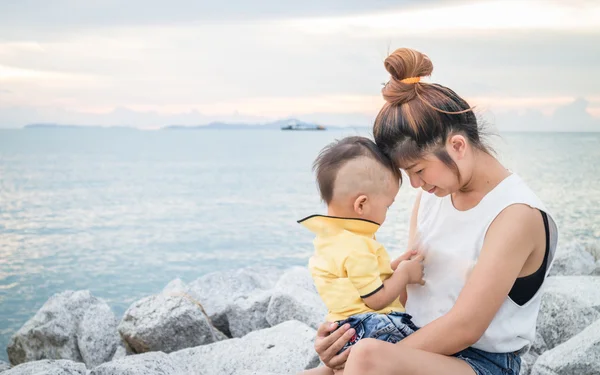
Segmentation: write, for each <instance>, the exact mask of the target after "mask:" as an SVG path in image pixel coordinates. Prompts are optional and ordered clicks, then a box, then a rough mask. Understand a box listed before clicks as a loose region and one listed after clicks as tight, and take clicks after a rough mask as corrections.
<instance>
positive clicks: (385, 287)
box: [361, 269, 409, 311]
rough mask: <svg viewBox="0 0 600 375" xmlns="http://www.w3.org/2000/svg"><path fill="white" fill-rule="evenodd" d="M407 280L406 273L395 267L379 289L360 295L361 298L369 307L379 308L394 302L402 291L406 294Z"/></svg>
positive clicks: (376, 309)
mask: <svg viewBox="0 0 600 375" xmlns="http://www.w3.org/2000/svg"><path fill="white" fill-rule="evenodd" d="M408 282H409V277H408V273H407V272H403V271H402V269H397V270H396V271H394V273H393V274H392V276H390V277H389V278H388V279H387V280H385V281H384V282H383V284H382V285H381V287H380V288H379V289H377V290H376V291H374V292H372V293H370V294H369V295H366V296H361V298H362V300H363V301H364V302H365V304H366V305H367V306H369V307H370V308H371V309H373V310H375V311H378V310H381V309H383V308H384V307H386V306H388V305H389V304H390V303H392V302H394V300H396V298H398V297H399V296H401V295H402V293H404V295H406V285H407V284H408ZM405 301H406V298H405Z"/></svg>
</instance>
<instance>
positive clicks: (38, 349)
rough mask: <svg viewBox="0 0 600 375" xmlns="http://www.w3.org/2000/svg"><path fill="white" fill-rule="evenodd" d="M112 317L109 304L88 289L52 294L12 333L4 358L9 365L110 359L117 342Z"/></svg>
mask: <svg viewBox="0 0 600 375" xmlns="http://www.w3.org/2000/svg"><path fill="white" fill-rule="evenodd" d="M86 314H87V319H85V318H86ZM114 320H115V316H114V314H113V312H112V311H111V310H110V307H108V305H107V304H106V303H105V302H104V301H102V300H101V299H98V298H96V297H93V296H92V295H91V293H90V292H89V291H88V290H84V291H75V292H74V291H66V292H63V293H59V294H55V295H54V296H52V297H50V299H49V300H48V301H47V302H46V303H45V304H44V305H43V306H42V307H41V309H40V310H39V311H38V312H37V313H36V314H35V316H34V317H33V318H31V319H30V320H29V321H27V322H26V323H25V324H24V325H23V327H21V329H19V330H18V331H17V332H16V333H15V334H14V335H13V337H12V338H11V340H10V342H9V344H8V347H7V352H8V358H9V360H10V362H11V363H12V364H13V365H17V364H20V363H24V362H29V361H36V360H40V359H70V360H73V361H76V362H86V360H87V361H88V362H90V363H88V364H89V365H94V364H96V363H98V362H101V361H107V360H110V358H111V356H112V352H113V351H114V348H115V347H116V343H117V342H118V336H117V335H115V331H114V330H110V327H114ZM88 325H89V326H88ZM102 328H107V329H109V331H105V332H103V331H102ZM80 343H81V344H83V345H82V348H80ZM80 349H82V350H83V353H82V352H81V350H80ZM92 353H94V354H92Z"/></svg>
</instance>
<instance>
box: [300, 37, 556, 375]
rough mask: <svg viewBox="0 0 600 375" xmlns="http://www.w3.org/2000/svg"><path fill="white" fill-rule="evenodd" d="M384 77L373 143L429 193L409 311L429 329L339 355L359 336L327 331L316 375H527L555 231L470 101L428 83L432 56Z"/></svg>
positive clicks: (415, 217)
mask: <svg viewBox="0 0 600 375" xmlns="http://www.w3.org/2000/svg"><path fill="white" fill-rule="evenodd" d="M385 67H386V69H387V71H388V72H389V73H390V75H391V78H390V81H389V82H388V84H387V85H386V86H385V87H384V88H383V90H382V93H383V97H384V99H385V100H386V104H385V105H384V106H383V108H382V109H381V111H380V112H379V115H378V116H377V119H376V120H375V125H374V127H373V134H374V138H375V141H376V143H377V145H378V146H379V147H380V148H381V149H382V150H383V151H384V152H385V153H386V154H387V155H388V156H389V157H390V158H392V160H394V161H395V162H396V163H397V165H398V166H399V167H400V168H402V169H403V170H404V171H405V172H406V173H407V174H408V176H409V178H410V183H411V185H412V186H413V187H414V188H420V189H422V192H420V194H419V196H418V198H417V200H416V202H415V205H414V209H413V212H412V218H411V227H410V240H411V241H416V239H417V238H418V241H419V243H420V245H419V248H421V249H423V251H424V252H425V280H426V284H425V285H424V286H419V285H416V286H414V285H413V286H410V287H409V289H408V302H407V305H406V310H407V313H409V314H410V315H412V317H413V321H414V322H415V324H416V325H417V326H419V327H421V328H420V329H419V330H417V331H416V332H415V333H413V334H412V335H410V336H409V337H408V338H406V339H404V340H403V341H401V342H399V343H398V344H390V343H387V342H382V341H376V340H373V339H364V340H361V341H359V342H358V344H356V345H355V346H354V347H353V348H352V350H350V351H346V352H344V353H343V354H341V355H336V353H337V352H338V351H339V350H340V349H341V348H342V347H343V345H344V344H345V343H346V342H347V341H348V340H349V338H350V337H352V335H353V333H354V332H353V330H352V329H349V327H347V326H343V327H341V328H340V329H337V330H336V328H337V327H336V326H335V324H333V325H331V324H323V325H322V326H321V327H320V328H319V330H318V333H317V338H316V341H315V349H316V350H317V352H318V353H319V356H320V357H321V359H322V360H323V362H324V363H325V364H326V365H327V366H328V367H329V368H327V367H321V368H318V369H314V370H311V371H310V372H309V373H312V374H330V373H331V368H338V369H339V368H342V367H344V366H345V367H344V373H345V375H355V374H360V375H365V374H377V375H387V374H389V375H401V374H406V375H417V374H418V375H439V374H445V375H473V374H476V375H496V374H518V372H519V368H520V357H519V355H520V354H521V353H524V352H525V351H527V350H528V349H529V347H530V346H531V345H532V343H533V340H534V338H535V325H536V320H537V315H538V312H539V307H540V301H541V293H540V292H539V290H540V288H541V286H542V283H543V282H544V279H545V278H546V276H547V274H548V271H549V268H550V266H551V264H552V260H553V258H554V251H555V249H556V243H557V228H556V224H555V222H554V220H553V219H552V217H551V216H550V215H549V214H547V213H546V212H545V208H544V206H543V204H542V202H541V201H540V200H539V199H538V198H537V197H536V196H535V194H534V193H533V192H532V191H531V190H530V189H529V188H528V187H527V186H526V185H525V183H524V182H523V181H522V180H521V179H520V178H519V177H518V176H516V175H515V174H512V173H511V172H510V171H508V170H506V169H505V168H504V167H503V166H502V165H501V164H500V162H499V161H498V160H497V159H496V158H494V156H492V153H491V152H490V150H489V148H488V146H486V144H485V143H484V142H483V140H482V138H481V131H480V128H479V126H478V124H477V119H476V117H475V115H474V113H473V111H472V110H471V107H470V106H469V105H468V104H467V102H466V101H465V100H463V99H462V98H461V97H460V96H458V95H457V94H456V93H455V92H454V91H452V90H450V89H449V88H447V87H444V86H441V85H438V84H428V83H423V82H421V78H422V77H425V76H429V75H430V74H431V72H432V70H433V65H432V63H431V61H430V60H429V58H428V57H427V56H426V55H424V54H422V53H420V52H418V51H414V50H410V49H404V48H403V49H398V50H396V51H395V52H394V53H393V54H392V55H390V56H389V57H388V58H387V59H386V60H385ZM411 243H414V242H411Z"/></svg>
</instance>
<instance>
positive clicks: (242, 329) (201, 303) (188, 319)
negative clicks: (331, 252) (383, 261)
mask: <svg viewBox="0 0 600 375" xmlns="http://www.w3.org/2000/svg"><path fill="white" fill-rule="evenodd" d="M599 253H600V252H599V251H598V250H597V249H594V248H590V247H589V246H588V247H586V246H584V245H582V244H578V243H572V244H569V245H567V246H565V247H563V248H561V249H560V251H559V255H558V257H557V260H556V262H555V266H554V268H553V269H552V272H551V277H550V278H549V279H548V281H547V283H546V286H545V289H544V292H543V293H544V296H543V300H542V310H541V313H540V316H539V319H538V323H537V336H536V340H535V343H534V345H533V347H532V348H531V350H530V351H529V352H528V353H527V354H525V355H524V356H523V358H522V359H523V364H522V368H521V374H524V375H530V374H533V375H583V374H585V375H595V374H598V375H600V260H599V259H597V257H598V255H599ZM325 313H326V309H325V306H324V305H323V303H322V302H321V300H320V298H319V296H318V295H317V293H316V291H315V288H314V285H313V283H312V279H311V278H310V274H309V272H308V270H307V269H306V268H303V267H294V268H290V269H287V270H279V269H271V268H258V267H251V268H245V269H240V270H232V271H231V272H227V273H211V274H207V275H205V276H202V277H200V278H198V279H197V280H194V281H192V282H190V283H187V284H186V283H185V282H183V281H182V280H179V279H176V280H173V281H172V282H170V283H169V284H168V285H167V286H166V287H165V288H164V289H163V290H162V291H161V292H159V293H158V294H156V295H153V296H149V297H146V298H143V299H141V300H139V301H137V302H135V303H133V304H132V305H131V306H130V307H129V309H128V310H127V311H126V312H125V314H124V315H123V317H121V318H120V319H118V318H117V317H116V316H115V314H114V313H113V311H112V310H111V308H110V307H109V306H108V305H107V304H106V302H104V301H103V300H101V299H99V298H96V297H94V296H93V295H92V294H91V293H90V292H89V291H86V290H81V291H65V292H63V293H59V294H56V295H54V296H52V297H51V298H50V299H49V300H48V301H47V302H46V303H45V304H44V305H43V306H42V308H41V309H40V310H39V311H38V312H37V314H35V316H33V317H32V318H31V319H30V320H29V321H27V322H26V323H25V324H24V325H23V327H21V329H20V330H19V331H18V332H16V333H15V334H14V335H13V337H12V338H11V340H10V343H9V345H8V348H7V352H8V358H9V360H10V364H8V363H3V362H0V373H1V374H2V375H25V374H27V375H33V374H35V375H37V374H40V375H41V374H52V375H63V374H81V375H117V374H128V375H138V374H139V375H142V374H144V375H155V374H156V375H158V374H161V375H171V374H172V375H175V374H182V375H183V374H186V375H187V374H190V375H192V374H194V375H212V374H215V375H216V374H219V375H222V374H241V375H251V374H255V375H261V374H295V373H297V372H299V371H302V370H304V369H309V368H313V367H316V366H318V365H319V358H318V356H317V355H316V353H315V352H314V348H313V341H314V337H315V334H316V328H317V326H318V325H319V324H320V323H321V322H322V320H323V318H324V316H325ZM11 366H12V367H11Z"/></svg>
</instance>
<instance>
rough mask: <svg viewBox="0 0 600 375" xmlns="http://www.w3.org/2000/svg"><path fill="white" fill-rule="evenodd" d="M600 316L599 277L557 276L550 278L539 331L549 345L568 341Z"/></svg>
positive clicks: (549, 347) (547, 283)
mask: <svg viewBox="0 0 600 375" xmlns="http://www.w3.org/2000/svg"><path fill="white" fill-rule="evenodd" d="M598 319H600V277H597V276H555V277H550V278H548V279H547V281H546V284H545V289H544V295H543V297H542V303H541V308H540V314H539V316H538V320H537V331H538V332H539V333H540V335H541V336H542V337H543V338H544V341H545V343H546V345H547V348H548V349H552V348H554V347H556V346H557V345H559V344H561V343H563V342H565V341H567V340H568V339H569V338H571V337H573V336H575V335H576V334H578V333H579V332H581V331H582V330H583V329H584V328H585V327H587V326H589V325H590V324H592V323H593V322H595V321H596V320H598Z"/></svg>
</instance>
